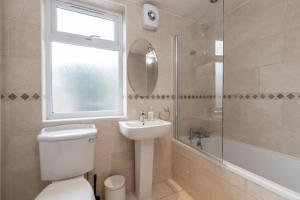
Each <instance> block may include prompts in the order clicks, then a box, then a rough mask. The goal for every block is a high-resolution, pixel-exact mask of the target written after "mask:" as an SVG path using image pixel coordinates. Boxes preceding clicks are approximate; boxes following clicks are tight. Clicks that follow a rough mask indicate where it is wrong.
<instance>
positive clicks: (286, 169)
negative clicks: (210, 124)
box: [179, 136, 300, 199]
mask: <svg viewBox="0 0 300 200" xmlns="http://www.w3.org/2000/svg"><path fill="white" fill-rule="evenodd" d="M179 140H180V141H181V142H183V143H184V144H186V145H188V146H190V147H192V148H194V149H196V150H200V151H202V152H204V153H205V154H208V155H209V156H210V157H214V158H216V159H218V160H222V138H221V137H219V136H211V137H209V138H203V139H201V143H202V145H201V147H202V148H200V147H199V146H198V145H197V143H196V142H195V141H190V140H189V138H188V136H183V137H179ZM223 164H224V166H225V167H226V168H227V169H229V170H230V171H233V172H234V173H237V174H239V175H241V176H243V177H245V178H247V179H250V180H251V181H254V182H256V183H257V184H259V185H262V186H263V187H266V188H267V189H269V190H271V191H273V192H275V193H278V194H280V195H281V196H285V197H287V198H288V199H300V194H299V193H300V159H299V158H296V157H292V156H289V155H286V154H282V153H278V152H275V151H271V150H267V149H263V148H259V147H256V146H253V145H248V144H245V143H242V142H238V141H234V140H230V139H227V138H224V139H223ZM295 172H298V173H295ZM283 186H284V187H283Z"/></svg>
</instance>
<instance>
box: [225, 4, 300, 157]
mask: <svg viewBox="0 0 300 200" xmlns="http://www.w3.org/2000/svg"><path fill="white" fill-rule="evenodd" d="M226 6H227V4H226V1H225V8H226ZM224 36H225V68H224V75H225V81H224V83H225V85H224V86H225V94H226V98H225V99H224V136H225V137H228V138H232V139H235V140H239V141H242V142H244V143H248V144H252V145H256V146H259V147H263V148H267V149H271V150H274V151H277V152H282V153H285V154H289V155H292V156H296V157H300V148H299V147H298V146H299V145H298V144H299V142H300V126H299V120H300V114H299V113H300V110H299V108H300V98H299V97H298V96H299V92H300V82H299V81H300V79H299V76H300V1H298V0H263V1H261V0H249V1H247V2H246V3H244V4H243V5H242V6H240V7H238V8H236V9H235V10H233V11H231V12H229V13H226V15H225V25H224ZM233 94H234V95H233ZM234 96H235V97H234ZM229 97H230V98H229ZM240 97H241V98H240ZM225 148H226V147H225Z"/></svg>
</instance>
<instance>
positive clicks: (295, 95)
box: [1, 92, 300, 101]
mask: <svg viewBox="0 0 300 200" xmlns="http://www.w3.org/2000/svg"><path fill="white" fill-rule="evenodd" d="M127 98H128V100H138V99H140V100H174V99H175V98H176V95H174V94H152V95H150V96H139V95H136V94H129V95H128V96H127ZM216 98H221V96H216V95H198V94H182V95H178V99H179V100H194V99H216ZM40 99H41V95H40V94H39V93H31V94H29V93H15V92H11V93H5V94H1V100H3V101H5V100H7V101H15V100H22V101H30V100H40ZM223 99H224V100H300V92H291V93H261V94H225V95H223Z"/></svg>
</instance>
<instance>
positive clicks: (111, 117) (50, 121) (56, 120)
mask: <svg viewBox="0 0 300 200" xmlns="http://www.w3.org/2000/svg"><path fill="white" fill-rule="evenodd" d="M125 118H127V116H125V115H120V116H103V117H83V118H68V119H43V123H57V122H74V121H91V120H99V119H122V120H123V119H125Z"/></svg>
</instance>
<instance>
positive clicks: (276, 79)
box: [260, 62, 300, 93]
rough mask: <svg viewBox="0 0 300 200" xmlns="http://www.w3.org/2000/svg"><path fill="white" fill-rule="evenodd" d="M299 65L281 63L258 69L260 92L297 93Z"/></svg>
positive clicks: (299, 73)
mask: <svg viewBox="0 0 300 200" xmlns="http://www.w3.org/2000/svg"><path fill="white" fill-rule="evenodd" d="M299 65H300V63H299V62H291V63H282V64H277V65H269V66H265V67H262V68H261V69H260V83H261V85H260V87H261V88H260V92H261V93H272V92H278V93H280V92H285V93H288V92H298V91H300V84H299V83H300V82H299V76H300V68H299Z"/></svg>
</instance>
